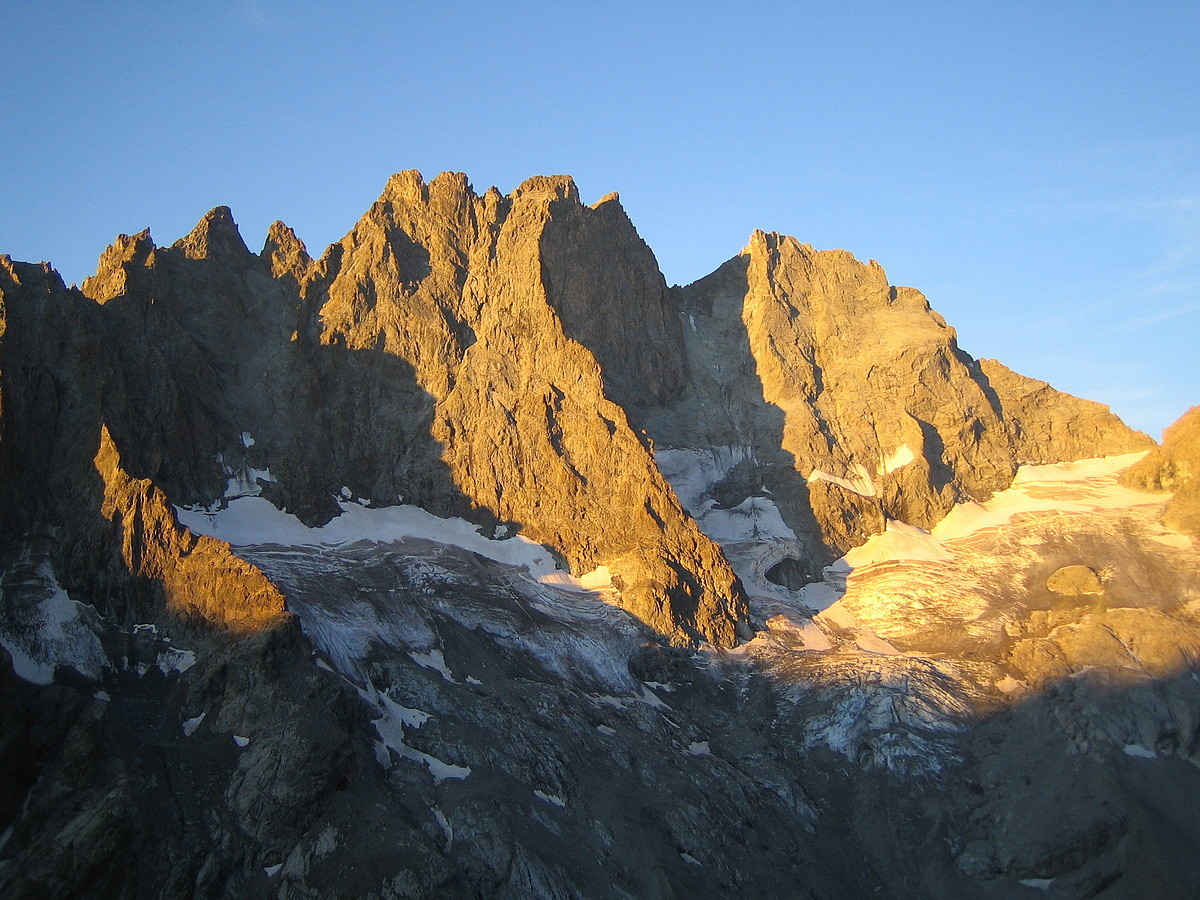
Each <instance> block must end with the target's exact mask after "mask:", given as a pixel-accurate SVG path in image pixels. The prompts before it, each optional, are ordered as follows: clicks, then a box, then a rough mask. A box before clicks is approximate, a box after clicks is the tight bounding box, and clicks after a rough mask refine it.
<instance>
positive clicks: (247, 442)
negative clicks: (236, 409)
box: [242, 431, 254, 450]
mask: <svg viewBox="0 0 1200 900" xmlns="http://www.w3.org/2000/svg"><path fill="white" fill-rule="evenodd" d="M242 446H243V447H245V448H246V449H247V450H249V449H250V448H251V447H253V446H254V438H252V437H250V432H248V431H243V432H242Z"/></svg>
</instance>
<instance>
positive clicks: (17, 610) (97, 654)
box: [0, 564, 152, 684]
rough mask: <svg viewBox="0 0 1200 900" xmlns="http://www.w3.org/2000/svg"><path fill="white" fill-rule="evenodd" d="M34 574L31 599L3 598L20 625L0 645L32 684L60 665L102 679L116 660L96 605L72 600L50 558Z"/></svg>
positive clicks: (1, 635)
mask: <svg viewBox="0 0 1200 900" xmlns="http://www.w3.org/2000/svg"><path fill="white" fill-rule="evenodd" d="M33 579H34V584H26V585H25V589H26V590H28V592H29V595H30V597H29V598H28V599H27V598H22V599H21V600H20V601H16V600H9V598H8V597H6V596H4V595H2V594H0V603H2V604H4V605H6V606H8V607H9V613H8V620H9V622H11V623H13V624H15V625H17V628H12V625H10V626H9V628H7V629H5V630H3V631H0V645H2V646H3V647H4V648H5V649H6V650H7V651H8V652H9V654H10V655H11V656H12V661H13V669H14V670H15V671H16V673H17V675H19V676H20V677H21V678H23V679H24V680H25V681H28V682H31V683H32V684H50V683H51V682H53V681H54V670H55V669H56V668H58V667H59V666H70V667H72V668H74V669H75V670H76V671H78V672H79V673H80V674H82V675H85V676H87V677H88V678H92V679H95V680H99V679H100V676H101V674H102V673H103V671H104V670H105V669H106V668H109V666H110V663H109V659H108V655H107V654H106V653H105V652H104V647H103V646H102V645H101V643H100V638H99V636H98V630H99V627H100V626H99V616H98V615H97V614H96V611H95V609H93V608H92V607H91V606H88V605H86V604H83V603H79V602H78V601H76V600H72V599H71V598H70V596H68V594H67V592H66V591H64V590H63V589H62V587H60V586H59V584H58V582H57V580H55V577H54V572H53V571H52V570H51V568H50V566H49V565H48V564H44V565H41V566H39V567H38V568H37V569H36V571H35V573H34V575H33ZM35 585H36V586H35ZM38 595H40V596H38ZM34 597H36V599H33V598H34ZM151 627H152V626H151Z"/></svg>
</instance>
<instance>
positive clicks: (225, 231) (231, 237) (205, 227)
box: [172, 206, 249, 259]
mask: <svg viewBox="0 0 1200 900" xmlns="http://www.w3.org/2000/svg"><path fill="white" fill-rule="evenodd" d="M172 247H173V248H175V249H178V250H182V251H183V253H184V255H185V256H187V257H188V259H206V258H221V257H228V256H244V255H245V254H247V253H249V251H248V250H247V249H246V244H245V242H244V241H243V240H242V235H241V232H239V231H238V227H237V223H236V222H234V221H233V213H232V212H231V211H230V209H229V207H228V206H217V207H214V208H213V209H211V210H209V211H208V212H207V213H205V214H204V217H203V218H202V219H201V220H200V221H199V222H197V223H196V227H195V228H193V229H192V231H191V233H190V234H188V235H187V237H184V238H180V239H179V240H178V241H176V242H175V243H174V244H172Z"/></svg>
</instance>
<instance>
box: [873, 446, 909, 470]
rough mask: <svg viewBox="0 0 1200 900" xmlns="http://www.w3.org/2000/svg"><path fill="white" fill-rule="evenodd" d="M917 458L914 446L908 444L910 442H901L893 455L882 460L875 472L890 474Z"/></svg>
mask: <svg viewBox="0 0 1200 900" xmlns="http://www.w3.org/2000/svg"><path fill="white" fill-rule="evenodd" d="M916 458H917V457H916V454H914V453H913V451H912V447H910V446H908V444H901V445H900V446H899V447H897V448H896V449H895V450H893V451H892V455H891V456H889V457H888V458H887V459H884V460H881V461H880V463H879V468H878V469H876V470H875V474H876V475H889V474H891V473H892V472H895V471H896V470H897V469H899V468H903V467H904V466H907V465H908V464H909V463H910V462H912V461H913V460H914V459H916Z"/></svg>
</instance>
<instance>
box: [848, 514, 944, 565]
mask: <svg viewBox="0 0 1200 900" xmlns="http://www.w3.org/2000/svg"><path fill="white" fill-rule="evenodd" d="M953 558H954V557H953V556H952V555H951V554H950V552H949V551H947V550H946V549H945V548H944V547H942V545H941V544H940V543H939V542H938V541H937V540H936V539H934V537H933V535H931V534H930V533H929V532H928V531H925V530H924V529H923V528H918V527H917V526H915V525H909V524H907V523H905V522H898V521H896V520H894V519H889V520H888V521H887V525H886V526H885V527H884V530H883V531H882V532H881V533H880V534H873V535H871V537H870V539H869V540H868V541H867V542H866V543H865V544H863V545H862V546H859V547H855V548H854V549H853V550H851V551H850V552H849V553H847V554H846V555H845V556H843V557H842V558H841V559H840V560H838V561H837V562H835V563H834V564H833V565H832V566H831V567H830V568H831V569H834V571H845V570H848V569H859V568H862V567H864V566H870V565H874V564H875V563H880V562H888V561H890V560H896V559H926V560H933V561H938V562H948V561H949V560H951V559H953Z"/></svg>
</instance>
